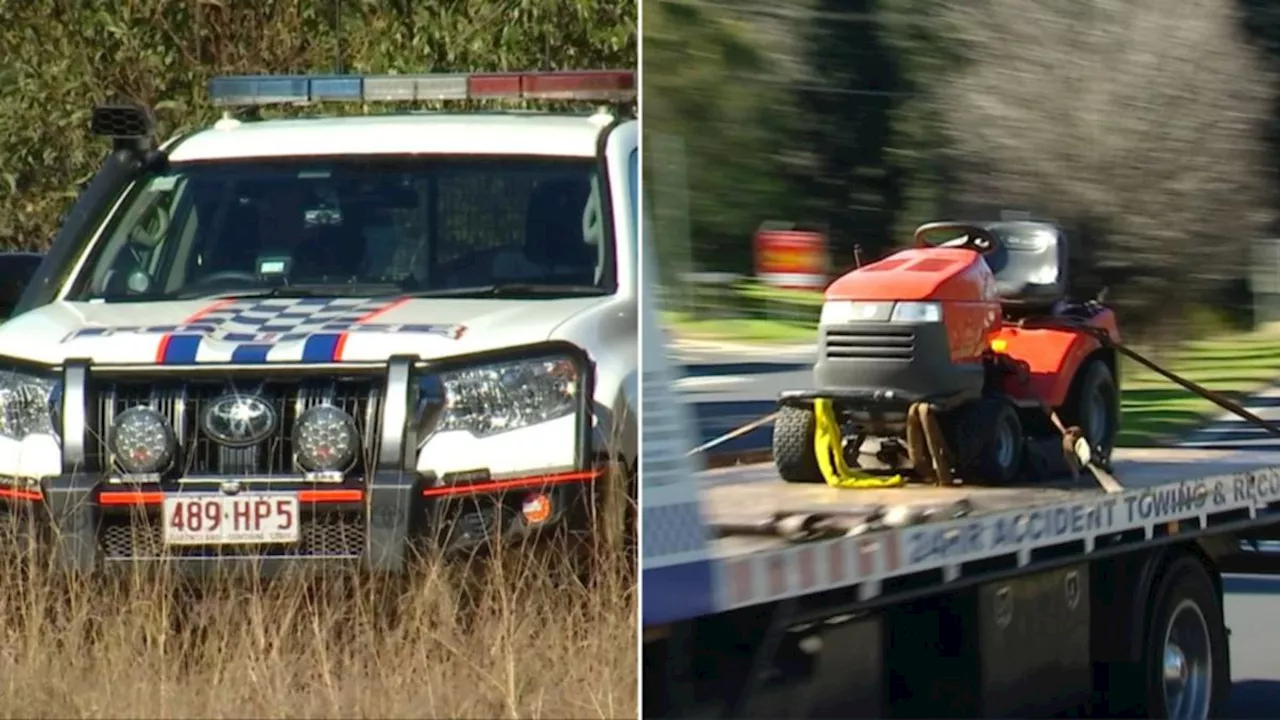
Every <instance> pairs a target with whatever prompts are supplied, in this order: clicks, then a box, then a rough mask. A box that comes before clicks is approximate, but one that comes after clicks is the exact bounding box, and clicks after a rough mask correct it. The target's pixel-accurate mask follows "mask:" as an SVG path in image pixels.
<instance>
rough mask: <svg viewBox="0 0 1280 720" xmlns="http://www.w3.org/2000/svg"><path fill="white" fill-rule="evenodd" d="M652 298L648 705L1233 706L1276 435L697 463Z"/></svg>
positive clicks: (1083, 711)
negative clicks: (1003, 462) (1000, 458)
mask: <svg viewBox="0 0 1280 720" xmlns="http://www.w3.org/2000/svg"><path fill="white" fill-rule="evenodd" d="M643 247H644V248H646V252H647V251H648V249H649V248H652V247H653V245H652V243H651V242H645V243H644V244H643ZM645 262H646V263H647V264H646V267H645V269H646V271H651V269H652V268H653V267H654V263H653V260H652V258H651V257H646V258H645ZM643 295H644V303H645V305H643V307H642V319H641V322H642V332H643V333H644V339H643V363H642V367H643V378H644V379H643V390H642V393H643V404H644V421H643V427H642V433H643V437H644V443H643V448H642V456H641V477H642V483H643V484H642V488H643V491H642V512H643V522H642V535H641V545H642V567H643V583H642V593H643V606H642V608H643V610H642V615H643V636H644V637H643V642H644V652H643V658H644V660H643V662H644V668H643V678H644V680H643V685H644V696H643V714H644V716H645V717H729V718H739V717H760V718H766V717H767V718H782V717H840V718H853V717H886V718H906V717H1052V716H1058V717H1061V716H1082V715H1091V716H1103V717H1121V716H1129V717H1170V718H1208V717H1217V716H1220V715H1221V713H1222V712H1223V710H1224V707H1225V703H1226V701H1227V697H1228V694H1229V691H1230V687H1231V669H1230V666H1229V662H1230V653H1229V647H1228V643H1229V635H1230V633H1229V631H1228V630H1227V628H1226V626H1225V623H1224V617H1223V600H1222V579H1221V573H1222V572H1224V571H1225V570H1224V568H1227V567H1228V566H1230V565H1231V563H1233V562H1238V561H1239V559H1240V558H1241V557H1242V552H1243V551H1242V545H1243V544H1244V543H1247V542H1249V541H1254V540H1266V539H1270V538H1273V537H1275V536H1277V534H1278V533H1277V532H1276V529H1277V528H1280V452H1249V451H1229V450H1202V449H1194V448H1145V449H1121V450H1116V451H1114V453H1112V452H1110V449H1109V448H1098V449H1100V450H1103V451H1104V452H1106V454H1107V455H1109V456H1110V457H1109V458H1108V459H1107V461H1106V462H1105V463H1098V462H1096V461H1094V460H1092V459H1091V458H1090V450H1091V449H1092V448H1090V447H1089V441H1086V442H1084V443H1083V447H1082V443H1081V441H1080V440H1079V438H1077V439H1076V442H1075V446H1074V448H1073V450H1074V452H1075V455H1076V460H1077V461H1079V462H1080V463H1082V464H1083V465H1085V466H1088V469H1087V470H1082V471H1081V472H1077V473H1075V474H1074V476H1070V474H1067V475H1060V476H1057V477H1046V478H1039V479H1036V480H1035V481H1034V482H1014V483H1005V484H985V485H984V484H968V483H966V484H951V483H946V484H944V483H937V482H935V483H932V484H929V483H909V482H908V483H900V484H894V483H887V484H888V485H893V486H891V487H882V488H876V487H866V486H864V487H859V488H858V489H848V488H847V486H846V487H836V486H833V485H836V484H838V483H836V482H833V481H832V479H831V478H830V477H828V482H827V483H822V482H818V483H812V482H796V478H795V477H794V474H795V473H794V467H795V463H794V462H790V464H789V465H787V463H781V464H782V465H785V467H781V468H780V467H779V464H780V463H778V462H775V463H755V464H744V465H738V466H732V467H724V468H718V469H707V468H706V463H705V457H704V456H703V455H701V454H699V453H696V452H692V450H694V449H693V448H691V445H690V443H689V438H690V437H695V436H696V433H694V432H692V425H691V420H690V417H691V416H690V413H689V412H688V409H687V408H686V406H685V405H684V403H683V400H682V398H681V397H680V396H679V395H678V394H677V393H676V392H674V391H673V389H672V388H673V384H672V382H673V380H674V379H675V371H674V369H673V368H672V366H671V364H670V362H669V360H668V357H667V347H668V346H667V344H666V342H665V338H664V336H663V333H662V330H661V328H660V327H659V326H658V325H657V322H656V318H655V312H654V311H655V308H654V306H653V305H652V304H651V303H652V300H651V298H652V294H651V293H644V294H643ZM1174 379H1175V381H1177V382H1179V383H1180V384H1183V385H1184V387H1185V386H1187V385H1188V384H1187V383H1185V382H1183V381H1180V379H1176V378H1174ZM1193 389H1195V390H1197V391H1200V390H1201V389H1198V388H1194V387H1193ZM1218 401H1219V402H1220V404H1223V405H1224V407H1229V408H1230V407H1231V404H1230V403H1228V402H1226V401H1223V400H1221V399H1219V400H1218ZM784 405H785V403H784ZM1231 409H1233V410H1235V411H1237V414H1242V415H1244V416H1246V417H1248V416H1249V414H1248V413H1247V412H1246V411H1244V410H1243V409H1241V408H1238V407H1234V408H1231ZM1255 419H1256V418H1255ZM1257 422H1258V423H1259V424H1264V423H1263V422H1262V421H1261V420H1257ZM1269 429H1271V428H1269ZM1069 430H1075V431H1078V430H1079V429H1078V428H1070V429H1069ZM1271 430H1272V432H1275V430H1274V429H1271ZM777 432H779V431H778V430H777V428H776V427H775V433H777ZM1059 439H1060V438H1059ZM775 442H776V441H775ZM1095 447H1096V446H1095ZM787 474H790V475H792V477H786V475H787ZM784 480H787V481H784Z"/></svg>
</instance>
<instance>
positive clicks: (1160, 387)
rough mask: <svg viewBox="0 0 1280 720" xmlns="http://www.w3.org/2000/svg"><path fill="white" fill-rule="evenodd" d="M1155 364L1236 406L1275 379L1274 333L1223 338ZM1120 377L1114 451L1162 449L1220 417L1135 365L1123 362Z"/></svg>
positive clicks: (1277, 336) (1279, 347)
mask: <svg viewBox="0 0 1280 720" xmlns="http://www.w3.org/2000/svg"><path fill="white" fill-rule="evenodd" d="M1153 359H1155V358H1153ZM1160 364H1161V365H1162V366H1164V367H1167V368H1168V369H1170V370H1172V371H1173V372H1175V373H1177V374H1179V375H1182V376H1183V377H1186V378H1187V379H1188V380H1191V381H1193V382H1195V383H1197V384H1200V385H1203V386H1204V387H1206V388H1208V389H1210V390H1213V391H1215V392H1219V393H1221V394H1223V395H1226V396H1227V397H1228V398H1231V399H1233V400H1240V399H1242V398H1244V397H1246V396H1247V395H1249V394H1250V393H1252V392H1256V391H1258V390H1260V389H1261V388H1263V387H1265V386H1266V385H1267V384H1269V383H1271V382H1272V381H1274V380H1276V379H1277V378H1280V333H1276V332H1267V333H1251V334H1236V335H1223V336H1219V337H1215V338H1212V339H1207V340H1201V341H1196V342H1191V343H1188V344H1186V345H1185V346H1183V347H1182V348H1180V349H1179V350H1177V351H1175V352H1172V353H1169V355H1168V357H1165V358H1162V359H1161V360H1160ZM1120 372H1121V379H1120V384H1121V387H1122V389H1123V392H1122V404H1123V412H1124V420H1123V423H1122V424H1121V433H1120V437H1119V444H1120V445H1126V446H1139V445H1157V444H1162V443H1167V442H1170V441H1172V440H1176V439H1177V438H1178V437H1179V436H1180V435H1183V434H1185V433H1187V432H1189V431H1190V430H1193V429H1195V428H1196V427H1197V426H1199V425H1202V424H1203V423H1204V422H1205V421H1206V420H1208V419H1209V418H1212V417H1214V416H1216V415H1219V414H1221V413H1222V412H1223V411H1222V410H1221V409H1220V408H1218V406H1217V405H1214V404H1213V403H1211V402H1209V401H1208V400H1204V399H1203V398H1199V397H1197V396H1195V395H1193V394H1191V393H1190V392H1188V391H1186V390H1184V389H1182V388H1180V387H1178V386H1176V385H1174V384H1173V383H1171V382H1169V381H1168V380H1165V379H1164V378H1161V377H1160V376H1158V375H1156V374H1155V373H1152V372H1150V371H1148V370H1146V369H1145V368H1142V367H1141V366H1139V365H1137V364H1136V363H1129V362H1127V361H1126V363H1125V365H1124V366H1122V368H1121V371H1120Z"/></svg>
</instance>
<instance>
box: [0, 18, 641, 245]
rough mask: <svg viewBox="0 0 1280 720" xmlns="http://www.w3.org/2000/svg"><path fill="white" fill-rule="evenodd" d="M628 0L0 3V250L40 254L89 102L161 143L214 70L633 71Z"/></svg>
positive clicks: (78, 147) (82, 154)
mask: <svg viewBox="0 0 1280 720" xmlns="http://www.w3.org/2000/svg"><path fill="white" fill-rule="evenodd" d="M636 25H637V6H636V3H635V2H634V0H0V28H2V29H0V58H3V59H4V60H3V63H0V246H3V247H4V248H6V249H10V250H14V249H43V248H44V247H47V245H48V243H49V241H50V240H51V239H52V237H53V234H54V232H55V230H56V226H57V222H58V218H59V217H60V216H61V214H62V213H63V212H65V211H66V210H67V209H68V208H69V207H70V204H71V202H72V201H73V200H74V199H75V196H76V194H77V193H78V191H79V188H80V187H81V185H82V184H83V183H85V182H87V181H88V180H89V179H90V178H91V177H92V174H93V172H94V171H95V169H96V168H97V165H98V163H100V162H101V160H102V158H103V157H104V156H105V154H106V152H107V149H108V148H107V145H106V144H105V143H104V142H103V141H101V140H100V139H97V138H93V137H91V136H90V135H89V134H88V121H89V113H90V111H91V110H92V108H93V106H94V105H95V104H96V103H100V102H103V101H106V100H110V99H115V98H117V97H121V96H125V97H129V98H133V99H136V100H139V101H141V102H144V103H147V104H149V105H150V106H151V107H153V108H155V110H156V115H157V120H158V123H159V130H160V134H161V137H168V136H170V135H172V134H174V133H176V132H180V131H183V130H187V129H191V128H194V127H198V126H200V125H203V124H207V123H209V122H211V121H212V120H214V119H216V117H217V115H216V113H215V112H214V110H213V108H212V107H211V106H210V105H209V103H208V100H207V98H206V95H205V88H206V83H207V81H208V79H209V78H210V77H211V76H213V75H217V74H222V73H245V74H256V73H274V74H279V73H304V72H319V73H332V72H335V71H346V72H357V73H358V72H369V73H390V72H399V73H411V72H413V73H421V72H474V71H500V70H556V69H604V68H634V67H636V63H637V27H636Z"/></svg>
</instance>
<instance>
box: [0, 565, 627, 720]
mask: <svg viewBox="0 0 1280 720" xmlns="http://www.w3.org/2000/svg"><path fill="white" fill-rule="evenodd" d="M595 555H596V562H594V563H592V565H593V566H594V567H595V570H594V571H593V573H592V575H591V581H590V582H589V583H588V582H587V581H584V580H582V579H581V576H582V574H583V573H582V572H581V571H580V569H578V568H575V567H574V564H575V563H574V562H572V561H571V560H570V559H569V558H570V557H572V556H573V553H569V552H565V551H564V550H563V548H560V549H557V548H541V549H539V550H538V551H535V552H528V551H525V550H524V549H521V548H512V549H510V550H508V551H504V552H501V553H498V554H496V555H494V556H492V557H487V558H480V557H475V558H472V559H471V560H470V561H463V562H461V563H457V562H455V563H453V564H445V563H442V562H432V563H427V564H426V565H425V566H424V567H423V568H422V569H421V570H420V571H419V572H416V573H414V574H413V575H412V576H411V577H409V578H407V579H401V580H398V581H392V580H373V579H369V578H359V579H357V578H353V577H344V578H335V579H334V580H332V581H327V582H324V583H316V582H314V581H313V582H310V583H303V582H302V581H300V580H296V579H291V580H282V581H277V582H275V583H271V584H268V585H260V584H257V583H253V582H248V581H245V580H243V579H241V580H240V581H232V580H231V579H227V580H225V581H215V582H205V583H204V584H202V585H201V586H200V590H199V591H198V592H195V591H192V590H191V589H190V588H185V589H183V588H178V587H177V584H176V583H174V582H172V581H170V580H167V579H165V578H156V577H151V578H142V577H133V578H127V579H119V580H115V581H110V582H108V581H103V580H95V581H85V580H76V581H71V582H68V581H66V580H64V579H61V578H60V577H59V576H57V575H56V574H53V573H50V572H48V571H42V570H29V571H28V572H27V573H22V572H20V571H19V570H18V568H17V566H16V564H14V563H9V566H7V567H4V568H0V678H3V679H0V716H3V717H45V718H96V717H101V718H107V717H116V718H119V717H135V718H151V717H155V718H160V717H165V718H187V717H190V718H197V717H199V718H220V717H237V718H244V717H264V718H266V717H298V718H301V717H367V718H401V717H485V718H498V717H556V718H566V717H574V718H593V717H635V716H636V715H637V712H638V709H637V706H638V699H637V694H636V683H637V671H636V647H635V635H636V631H635V628H636V612H635V608H636V593H635V582H634V575H633V574H632V570H631V564H630V563H628V562H626V559H625V557H624V556H623V554H622V553H621V552H619V551H608V550H599V551H597V552H596V553H595ZM24 575H25V577H24ZM391 609H394V611H395V612H391V611H390V610H391ZM393 615H394V616H395V617H392V616H393Z"/></svg>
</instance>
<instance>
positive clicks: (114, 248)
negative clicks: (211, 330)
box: [68, 157, 614, 301]
mask: <svg viewBox="0 0 1280 720" xmlns="http://www.w3.org/2000/svg"><path fill="white" fill-rule="evenodd" d="M603 203H604V200H603V194H602V193H601V192H600V183H599V177H598V171H597V163H596V162H595V161H594V160H593V159H590V158H583V159H563V160H562V159H554V160H547V159H524V158H520V159H511V158H503V159H496V160H493V159H474V158H469V159H465V160H455V159H440V158H414V159H404V158H396V159H371V158H367V157H365V158H345V157H340V158H308V159H306V160H298V161H286V162H278V161H272V162H263V161H252V162H240V161H236V162H225V161H224V162H217V163H199V164H196V163H188V164H175V165H174V166H173V167H172V168H171V169H170V170H169V171H168V172H166V173H164V174H159V175H155V176H152V177H150V178H148V179H146V180H145V181H141V182H139V183H137V184H136V185H135V187H134V188H133V189H132V190H131V191H130V194H129V195H128V197H126V198H125V200H124V202H122V203H121V205H120V207H119V208H118V209H117V211H116V212H115V213H114V214H113V217H112V219H111V220H110V221H109V224H108V225H107V227H106V228H105V232H104V233H103V235H102V237H101V239H100V241H99V242H98V243H97V247H96V248H95V249H94V250H93V251H92V252H91V254H90V257H89V258H88V260H87V262H86V263H85V264H84V267H83V268H82V269H81V271H80V273H79V275H78V276H77V278H76V280H75V281H74V285H73V286H72V292H71V294H70V296H69V297H68V299H69V300H82V301H84V300H105V301H129V300H156V299H184V298H197V297H204V296H208V295H216V294H224V293H234V292H238V291H245V292H251V291H256V290H262V289H267V288H276V289H280V288H295V289H305V288H308V287H310V288H316V289H318V290H321V291H323V292H324V293H325V294H332V295H361V294H369V293H379V292H424V293H430V292H431V291H445V290H448V289H451V288H455V289H464V288H470V287H481V286H494V285H503V284H508V283H520V284H525V285H536V286H538V287H540V288H544V289H545V290H546V291H547V293H546V294H550V295H552V296H554V295H555V294H556V288H557V287H564V288H565V289H566V294H571V293H570V290H571V289H574V288H576V289H577V290H578V291H579V294H580V292H581V290H582V289H583V288H584V287H586V288H588V289H590V288H597V289H599V290H600V291H601V292H612V291H613V290H614V287H613V284H614V268H613V256H612V243H611V242H609V241H608V240H607V238H606V233H607V228H606V225H605V221H604V217H605V213H606V208H605V207H604V206H603Z"/></svg>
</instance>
